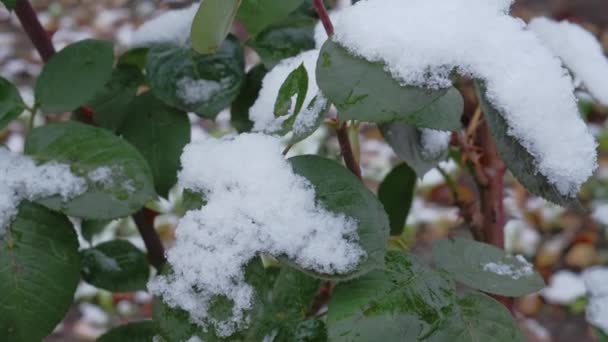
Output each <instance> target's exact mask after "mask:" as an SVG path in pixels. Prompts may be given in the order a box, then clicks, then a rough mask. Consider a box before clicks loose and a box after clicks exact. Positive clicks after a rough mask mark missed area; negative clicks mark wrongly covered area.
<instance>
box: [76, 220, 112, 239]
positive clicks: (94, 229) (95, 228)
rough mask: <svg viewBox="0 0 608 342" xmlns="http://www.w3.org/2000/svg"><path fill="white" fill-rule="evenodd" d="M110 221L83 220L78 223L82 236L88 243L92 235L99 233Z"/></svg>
mask: <svg viewBox="0 0 608 342" xmlns="http://www.w3.org/2000/svg"><path fill="white" fill-rule="evenodd" d="M109 223H110V221H108V220H83V221H82V223H81V224H80V232H81V233H82V237H83V238H84V239H85V240H87V241H88V242H89V243H91V242H92V241H93V236H95V234H99V233H101V232H102V231H103V229H104V228H105V227H106V226H107V225H108V224H109Z"/></svg>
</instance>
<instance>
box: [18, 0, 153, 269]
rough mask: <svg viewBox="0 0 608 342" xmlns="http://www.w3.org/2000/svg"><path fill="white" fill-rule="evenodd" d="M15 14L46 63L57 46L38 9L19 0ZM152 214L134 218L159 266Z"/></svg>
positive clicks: (88, 112)
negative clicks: (43, 23)
mask: <svg viewBox="0 0 608 342" xmlns="http://www.w3.org/2000/svg"><path fill="white" fill-rule="evenodd" d="M15 14H16V15H17V18H19V22H21V26H23V30H24V31H25V33H26V34H27V36H28V37H29V38H30V40H31V41H32V44H34V47H35V48H36V50H37V51H38V53H39V54H40V57H41V58H42V60H43V61H44V62H45V63H46V62H47V61H48V60H49V59H50V58H51V57H53V55H54V54H55V47H54V46H53V42H52V40H51V37H50V35H49V34H48V32H47V31H46V30H45V29H44V28H43V27H42V24H40V20H39V19H38V15H36V11H35V10H34V8H33V7H32V5H31V4H30V2H29V1H28V0H17V4H16V6H15ZM80 110H83V111H84V112H85V114H86V115H87V116H88V117H89V118H91V119H92V118H93V116H94V115H95V113H94V112H93V111H92V110H91V109H90V108H89V107H87V106H82V107H81V108H80ZM33 116H34V113H32V123H33ZM151 215H156V213H155V212H153V211H151V210H147V209H145V208H144V209H141V210H140V211H138V212H137V213H136V214H135V215H134V216H133V218H134V219H135V222H136V223H137V229H138V230H139V232H140V234H141V236H142V238H143V240H144V243H145V245H146V249H147V250H148V256H149V258H150V263H151V264H152V265H154V266H155V267H156V268H159V267H161V266H162V265H163V264H164V263H165V250H164V247H163V245H162V242H161V241H160V237H159V236H158V233H157V232H156V230H155V229H154V224H153V223H154V217H152V224H151V223H150V222H149V219H146V217H150V216H151Z"/></svg>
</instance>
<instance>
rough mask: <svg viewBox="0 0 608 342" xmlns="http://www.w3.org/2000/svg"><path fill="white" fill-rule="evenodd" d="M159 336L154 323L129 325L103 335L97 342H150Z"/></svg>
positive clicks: (145, 322) (144, 322)
mask: <svg viewBox="0 0 608 342" xmlns="http://www.w3.org/2000/svg"><path fill="white" fill-rule="evenodd" d="M157 334H158V332H157V328H156V324H155V323H154V322H152V321H142V322H136V323H129V324H125V325H121V326H119V327H117V328H114V329H112V330H110V331H108V332H107V333H105V334H103V335H102V336H101V337H99V338H98V339H97V342H126V341H128V342H150V341H153V338H154V336H156V335H157Z"/></svg>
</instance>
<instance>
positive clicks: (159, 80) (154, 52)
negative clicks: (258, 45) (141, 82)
mask: <svg viewBox="0 0 608 342" xmlns="http://www.w3.org/2000/svg"><path fill="white" fill-rule="evenodd" d="M146 71H147V76H148V79H149V81H150V85H151V86H152V92H154V94H155V95H156V96H157V97H158V98H159V99H161V100H162V101H163V102H165V103H166V104H168V105H170V106H172V107H175V108H178V109H181V110H184V111H187V112H194V113H196V114H198V115H200V116H203V117H206V118H215V116H216V115H217V114H218V113H219V112H220V111H221V110H223V109H224V108H226V107H228V106H229V105H230V103H232V101H233V100H234V99H235V98H236V97H237V95H238V94H239V91H240V89H241V86H242V84H243V82H244V80H245V62H244V58H243V50H242V48H241V45H240V43H239V41H238V39H236V38H235V37H234V36H231V35H229V36H228V38H226V39H225V40H224V42H223V43H222V45H221V46H220V48H219V50H218V51H217V52H216V53H214V54H211V55H200V54H198V53H196V52H195V51H193V50H192V49H190V48H188V47H183V46H176V45H172V44H160V45H155V46H154V47H152V48H151V49H150V52H149V53H148V62H147V64H146Z"/></svg>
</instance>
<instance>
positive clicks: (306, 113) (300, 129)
mask: <svg viewBox="0 0 608 342" xmlns="http://www.w3.org/2000/svg"><path fill="white" fill-rule="evenodd" d="M327 104H328V100H327V98H326V97H325V96H323V95H321V94H319V95H317V97H316V98H315V102H314V103H313V104H312V105H311V106H309V107H306V108H303V109H302V111H301V112H300V113H298V116H296V120H295V121H294V123H293V134H294V135H296V136H299V135H302V134H305V133H306V132H310V131H311V130H314V129H315V124H316V123H317V122H318V120H319V116H320V115H323V113H322V111H323V110H324V109H325V108H327Z"/></svg>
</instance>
